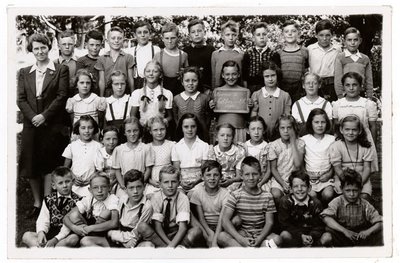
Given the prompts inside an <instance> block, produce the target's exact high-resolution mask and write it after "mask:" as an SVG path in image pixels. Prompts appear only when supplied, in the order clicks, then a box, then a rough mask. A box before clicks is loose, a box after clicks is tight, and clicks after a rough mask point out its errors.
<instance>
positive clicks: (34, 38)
mask: <svg viewBox="0 0 400 263" xmlns="http://www.w3.org/2000/svg"><path fill="white" fill-rule="evenodd" d="M33 42H39V43H42V44H43V45H46V46H47V47H48V48H49V50H50V49H51V41H50V39H49V38H48V37H47V36H46V35H43V34H33V35H30V36H29V38H28V46H27V50H28V51H29V52H32V43H33Z"/></svg>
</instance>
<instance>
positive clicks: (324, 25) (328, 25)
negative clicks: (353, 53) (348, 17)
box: [315, 19, 333, 34]
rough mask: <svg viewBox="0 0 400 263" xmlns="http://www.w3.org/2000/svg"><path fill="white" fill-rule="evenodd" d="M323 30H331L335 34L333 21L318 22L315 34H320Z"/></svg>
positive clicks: (323, 20)
mask: <svg viewBox="0 0 400 263" xmlns="http://www.w3.org/2000/svg"><path fill="white" fill-rule="evenodd" d="M322 30H329V31H331V33H333V32H332V30H333V24H332V22H331V20H329V19H322V20H320V21H318V22H317V24H316V25H315V33H317V34H318V33H319V32H321V31H322Z"/></svg>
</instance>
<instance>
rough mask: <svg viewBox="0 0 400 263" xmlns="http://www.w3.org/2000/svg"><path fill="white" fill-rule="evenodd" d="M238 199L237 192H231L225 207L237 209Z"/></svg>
mask: <svg viewBox="0 0 400 263" xmlns="http://www.w3.org/2000/svg"><path fill="white" fill-rule="evenodd" d="M236 204H237V199H236V196H235V193H230V194H229V196H228V198H227V199H226V202H225V207H226V208H228V209H231V210H233V211H235V210H236Z"/></svg>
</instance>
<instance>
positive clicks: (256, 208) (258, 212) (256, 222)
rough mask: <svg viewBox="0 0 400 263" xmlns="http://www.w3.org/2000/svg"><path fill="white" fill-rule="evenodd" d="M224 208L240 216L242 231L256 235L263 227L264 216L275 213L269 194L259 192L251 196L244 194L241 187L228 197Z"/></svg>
mask: <svg viewBox="0 0 400 263" xmlns="http://www.w3.org/2000/svg"><path fill="white" fill-rule="evenodd" d="M225 207H226V208H227V209H231V210H233V211H235V212H236V213H237V214H238V215H239V216H240V218H241V219H242V226H241V228H242V229H243V230H245V231H246V232H249V233H253V234H256V235H257V234H259V233H260V232H261V231H262V229H263V227H264V225H265V214H266V213H276V207H275V203H274V200H273V198H272V195H271V194H270V193H268V192H261V193H259V194H256V195H253V194H250V193H248V192H246V191H245V190H244V188H243V187H242V188H240V189H237V190H236V191H234V192H232V193H231V194H230V195H229V197H228V200H227V202H226V204H225Z"/></svg>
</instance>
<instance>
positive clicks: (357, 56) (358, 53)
mask: <svg viewBox="0 0 400 263" xmlns="http://www.w3.org/2000/svg"><path fill="white" fill-rule="evenodd" d="M344 56H345V57H350V58H351V59H352V60H353V61H354V62H357V60H359V59H360V58H362V56H361V54H360V51H358V50H357V52H356V53H354V54H353V53H350V51H349V50H347V49H345V50H344Z"/></svg>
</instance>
